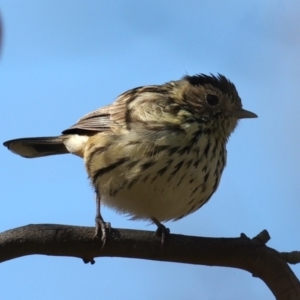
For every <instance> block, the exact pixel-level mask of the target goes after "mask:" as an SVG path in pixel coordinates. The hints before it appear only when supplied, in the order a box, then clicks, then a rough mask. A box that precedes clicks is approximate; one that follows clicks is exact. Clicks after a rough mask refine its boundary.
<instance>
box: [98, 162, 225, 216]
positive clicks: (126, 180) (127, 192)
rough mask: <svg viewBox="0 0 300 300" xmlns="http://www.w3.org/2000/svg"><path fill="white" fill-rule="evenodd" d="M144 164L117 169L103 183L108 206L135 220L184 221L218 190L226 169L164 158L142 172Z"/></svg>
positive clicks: (218, 165)
mask: <svg viewBox="0 0 300 300" xmlns="http://www.w3.org/2000/svg"><path fill="white" fill-rule="evenodd" d="M141 165H143V162H141V163H140V164H137V165H135V167H134V168H132V169H129V168H126V165H124V167H123V168H119V169H118V170H114V172H113V173H111V174H107V175H106V176H105V177H106V178H105V177H104V178H103V181H102V180H101V181H100V182H99V183H100V186H99V188H100V189H99V190H100V191H101V199H102V201H103V203H104V204H106V205H107V206H109V207H111V208H113V209H115V210H116V211H118V212H121V213H125V214H128V215H129V216H131V217H132V219H150V218H156V219H157V220H158V221H168V220H172V219H180V218H182V217H184V216H185V215H188V214H190V213H192V212H194V211H196V210H197V209H199V208H200V207H201V206H202V205H203V204H204V203H205V202H206V201H207V200H208V199H209V198H210V196H211V195H212V194H213V192H214V191H215V190H216V188H217V186H218V183H219V180H220V176H221V173H222V170H223V167H221V166H220V165H221V163H220V161H219V159H218V158H217V157H215V158H213V159H209V160H207V159H198V158H196V157H194V159H192V158H191V157H189V156H186V157H185V159H184V160H182V158H180V157H178V159H173V160H170V159H164V160H163V161H162V160H160V161H159V163H157V164H154V165H152V166H150V167H148V168H147V169H146V170H143V171H141Z"/></svg>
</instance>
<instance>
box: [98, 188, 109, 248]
mask: <svg viewBox="0 0 300 300" xmlns="http://www.w3.org/2000/svg"><path fill="white" fill-rule="evenodd" d="M95 222H96V228H95V237H98V236H99V235H100V232H101V236H102V237H101V240H102V242H103V246H102V248H103V247H104V245H105V243H106V239H107V231H110V229H111V225H110V223H109V222H104V220H103V218H102V216H101V213H100V195H99V193H98V191H96V217H95Z"/></svg>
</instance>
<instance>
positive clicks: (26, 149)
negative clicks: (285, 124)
mask: <svg viewBox="0 0 300 300" xmlns="http://www.w3.org/2000/svg"><path fill="white" fill-rule="evenodd" d="M256 117H257V115H256V114H255V113H253V112H251V111H248V110H245V109H243V107H242V101H241V98H240V97H239V94H238V92H237V89H236V87H235V85H234V84H233V83H232V82H231V81H230V80H229V79H227V78H226V77H225V76H224V75H221V74H217V75H213V74H209V75H206V74H202V73H199V74H195V75H192V76H190V75H185V76H183V77H182V78H180V79H179V80H173V81H169V82H166V83H164V84H161V85H147V86H140V87H137V88H133V89H130V90H128V91H126V92H124V93H122V94H121V95H119V96H118V97H117V98H116V100H115V101H114V102H112V103H111V104H110V105H106V106H103V107H101V108H99V109H97V110H95V111H92V112H91V113H88V114H86V115H85V116H83V117H82V118H81V119H80V120H79V121H78V122H77V123H76V124H75V125H73V126H71V127H69V128H68V129H66V130H64V131H62V134H61V135H58V136H52V137H33V138H31V137H29V138H19V139H13V140H9V141H6V142H4V146H6V147H7V148H8V149H9V150H10V151H12V152H13V153H16V154H18V155H20V156H23V157H26V158H37V157H43V156H48V155H57V154H66V153H72V154H75V155H77V156H79V157H81V158H82V159H83V160H84V164H85V168H86V171H87V173H88V177H89V180H90V182H91V184H92V186H93V189H94V190H95V195H96V217H95V223H96V226H95V236H97V237H98V236H99V237H100V236H101V239H102V241H103V245H104V244H105V242H106V239H107V236H108V231H109V230H110V228H111V225H110V223H109V222H105V221H104V219H103V217H102V214H101V211H100V208H101V206H102V205H106V206H108V207H110V208H112V209H114V210H115V211H117V212H118V213H121V214H125V215H126V216H128V217H130V218H131V219H132V220H145V221H150V222H151V223H154V224H155V225H156V226H157V230H156V232H155V234H156V235H157V236H159V237H160V238H161V242H162V244H163V243H164V241H165V238H166V236H168V234H169V233H170V230H169V229H168V228H167V227H166V226H165V225H163V223H164V222H167V221H171V220H173V221H174V220H179V219H181V218H183V217H186V216H187V215H189V214H191V213H193V212H195V211H197V210H198V209H199V208H200V207H202V206H203V205H204V204H205V203H207V202H208V200H209V199H210V198H211V196H212V195H213V193H214V192H215V191H216V190H217V188H218V186H219V183H220V179H221V176H222V173H223V170H224V167H225V165H226V159H227V151H226V144H227V141H228V138H229V136H230V135H231V133H232V132H233V131H234V130H235V128H236V126H237V124H238V121H239V120H240V119H243V118H256Z"/></svg>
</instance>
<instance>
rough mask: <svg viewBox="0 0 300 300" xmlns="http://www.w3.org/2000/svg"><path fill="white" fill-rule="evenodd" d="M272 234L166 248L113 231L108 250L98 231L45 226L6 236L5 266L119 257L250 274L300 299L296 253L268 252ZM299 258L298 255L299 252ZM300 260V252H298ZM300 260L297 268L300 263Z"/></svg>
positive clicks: (183, 239) (0, 240) (2, 238)
mask: <svg viewBox="0 0 300 300" xmlns="http://www.w3.org/2000/svg"><path fill="white" fill-rule="evenodd" d="M268 240H269V235H268V232H267V231H265V230H264V231H262V232H261V233H260V234H258V235H257V236H256V237H254V238H253V239H249V238H248V237H247V236H246V235H244V234H241V237H239V238H203V237H195V236H183V235H176V234H171V235H169V236H168V238H167V240H166V242H165V244H164V246H163V248H162V247H161V243H160V238H158V237H155V236H154V234H153V232H150V231H137V230H126V229H112V230H111V231H110V233H109V235H108V241H107V243H106V245H105V247H104V248H102V242H101V239H100V238H94V228H93V227H78V226H67V225H54V224H40V225H27V226H24V227H19V228H15V229H12V230H8V231H5V232H2V233H0V262H4V261H7V260H10V259H13V258H17V257H21V256H25V255H32V254H44V255H53V256H72V257H78V258H81V259H83V261H84V262H85V263H88V262H90V263H92V264H93V263H94V262H95V261H94V258H95V257H103V256H110V257H113V256H117V257H127V258H140V259H149V260H156V261H168V262H180V263H188V264H199V265H207V266H222V267H232V268H239V269H242V270H246V271H248V272H250V273H252V274H253V276H255V277H259V278H260V279H262V280H263V281H264V282H265V283H266V284H267V286H268V287H269V288H270V290H271V291H272V292H273V294H274V295H275V297H276V299H300V283H299V280H298V279H297V277H296V276H295V275H294V273H293V272H292V270H291V269H290V267H289V266H288V264H287V262H286V261H287V260H288V261H289V260H290V253H282V254H281V253H279V252H277V251H276V250H274V249H271V248H269V247H267V246H265V243H266V242H267V241H268ZM293 253H296V252H293ZM297 253H298V254H297V255H298V256H297V255H296V257H298V258H299V252H297ZM295 262H297V261H295V259H294V260H293V263H295Z"/></svg>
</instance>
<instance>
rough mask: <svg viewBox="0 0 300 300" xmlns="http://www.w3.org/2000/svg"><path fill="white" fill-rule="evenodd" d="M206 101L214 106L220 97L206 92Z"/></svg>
mask: <svg viewBox="0 0 300 300" xmlns="http://www.w3.org/2000/svg"><path fill="white" fill-rule="evenodd" d="M206 102H207V103H208V104H209V105H210V106H216V105H218V104H219V103H220V99H219V97H218V96H216V95H212V94H208V95H207V96H206Z"/></svg>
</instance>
